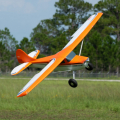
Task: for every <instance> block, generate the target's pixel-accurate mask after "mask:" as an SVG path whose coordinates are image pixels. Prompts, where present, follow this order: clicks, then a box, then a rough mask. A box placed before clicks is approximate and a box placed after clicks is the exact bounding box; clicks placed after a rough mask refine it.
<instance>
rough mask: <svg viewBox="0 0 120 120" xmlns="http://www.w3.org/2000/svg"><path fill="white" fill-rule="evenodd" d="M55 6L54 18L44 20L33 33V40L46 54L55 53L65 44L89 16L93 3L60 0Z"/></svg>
mask: <svg viewBox="0 0 120 120" xmlns="http://www.w3.org/2000/svg"><path fill="white" fill-rule="evenodd" d="M55 7H56V8H57V9H56V13H55V14H54V15H53V18H52V19H46V20H42V21H41V22H40V23H39V24H38V25H37V27H35V28H34V29H33V32H32V33H31V40H32V41H33V42H34V44H35V46H36V47H37V48H39V50H40V51H41V52H42V53H43V54H45V55H50V54H54V53H56V52H58V51H60V50H61V49H62V48H63V47H64V46H65V44H66V43H67V42H68V41H69V40H70V38H71V37H70V36H71V35H72V34H73V33H74V32H75V31H76V30H77V29H78V28H79V26H80V25H81V24H82V23H83V19H85V18H86V17H87V16H89V14H88V12H89V11H91V8H92V5H91V4H89V3H88V2H84V1H83V0H59V1H58V2H56V3H55Z"/></svg>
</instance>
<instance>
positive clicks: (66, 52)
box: [11, 13, 103, 97]
mask: <svg viewBox="0 0 120 120" xmlns="http://www.w3.org/2000/svg"><path fill="white" fill-rule="evenodd" d="M102 14H103V13H97V14H94V15H92V16H90V17H89V18H88V19H87V21H86V22H85V23H84V24H83V25H82V26H81V27H80V28H79V29H78V30H77V31H76V32H75V33H74V34H73V35H72V36H71V37H72V38H71V40H70V41H69V42H68V44H67V45H66V46H65V47H64V48H63V49H62V50H61V51H60V52H58V53H56V54H55V55H51V56H48V57H43V58H39V59H36V58H37V56H38V54H39V53H40V51H39V50H36V51H33V52H31V53H30V54H28V55H27V54H26V53H25V52H24V51H22V50H21V49H18V50H17V51H16V57H17V60H18V62H19V63H22V64H20V65H19V66H17V67H15V68H14V69H13V70H12V72H11V75H16V74H18V73H20V72H21V71H23V70H24V69H25V68H27V67H28V66H29V65H31V64H33V67H36V66H37V67H40V68H41V67H44V68H43V69H42V70H41V71H40V72H39V73H37V74H36V75H35V76H34V77H33V78H32V79H31V80H30V81H29V82H28V83H27V84H26V85H25V86H24V87H23V89H22V90H21V91H20V92H19V93H18V95H17V97H21V96H25V95H27V94H28V93H29V92H30V91H31V90H32V89H33V88H34V87H36V86H37V85H38V84H39V83H40V82H41V81H42V80H44V79H45V78H46V77H47V76H48V75H49V74H50V73H51V72H52V71H53V70H58V71H62V70H64V71H65V70H71V71H73V79H70V80H69V82H68V83H69V85H70V86H71V87H77V82H76V81H75V80H74V79H75V73H74V70H79V69H81V68H83V67H85V68H86V69H88V70H92V65H91V64H90V63H89V58H88V57H84V56H80V55H76V54H75V53H74V52H73V49H74V48H75V47H76V46H77V45H78V44H79V43H80V42H81V41H82V40H83V39H84V37H85V36H86V35H87V34H88V32H89V31H90V30H91V29H92V27H93V26H94V25H95V24H96V22H97V21H98V20H99V19H100V17H101V16H102ZM80 51H81V50H80ZM80 53H81V52H80ZM45 64H47V65H45Z"/></svg>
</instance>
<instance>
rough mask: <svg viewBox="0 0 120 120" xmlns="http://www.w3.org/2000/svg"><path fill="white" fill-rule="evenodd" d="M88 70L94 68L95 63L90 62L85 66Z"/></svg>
mask: <svg viewBox="0 0 120 120" xmlns="http://www.w3.org/2000/svg"><path fill="white" fill-rule="evenodd" d="M85 68H86V69H87V70H93V65H92V63H88V66H87V67H85Z"/></svg>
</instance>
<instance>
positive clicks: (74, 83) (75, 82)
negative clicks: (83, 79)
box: [68, 79, 78, 88]
mask: <svg viewBox="0 0 120 120" xmlns="http://www.w3.org/2000/svg"><path fill="white" fill-rule="evenodd" d="M68 83H69V85H70V86H71V87H73V88H76V87H77V85H78V84H77V81H76V80H74V79H69V81H68Z"/></svg>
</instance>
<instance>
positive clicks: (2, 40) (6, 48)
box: [0, 28, 18, 71]
mask: <svg viewBox="0 0 120 120" xmlns="http://www.w3.org/2000/svg"><path fill="white" fill-rule="evenodd" d="M17 43H18V42H17V41H16V39H15V38H14V37H13V36H12V35H11V34H10V31H9V29H8V28H5V29H4V30H0V49H1V51H0V52H1V56H0V57H1V61H0V62H1V71H8V70H10V69H11V67H12V66H15V65H16V63H15V62H13V61H16V54H15V52H16V45H17ZM3 53H4V54H3ZM2 57H3V58H2ZM3 65H4V67H2V66H3Z"/></svg>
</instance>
